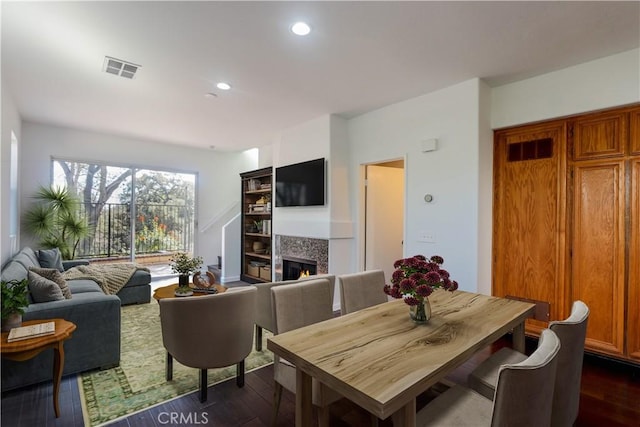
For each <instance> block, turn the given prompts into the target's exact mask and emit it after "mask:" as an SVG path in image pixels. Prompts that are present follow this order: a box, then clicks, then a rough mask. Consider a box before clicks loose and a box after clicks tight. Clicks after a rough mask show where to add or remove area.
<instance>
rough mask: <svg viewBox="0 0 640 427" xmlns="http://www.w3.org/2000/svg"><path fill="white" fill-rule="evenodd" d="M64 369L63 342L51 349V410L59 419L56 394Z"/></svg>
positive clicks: (58, 390)
mask: <svg viewBox="0 0 640 427" xmlns="http://www.w3.org/2000/svg"><path fill="white" fill-rule="evenodd" d="M63 368H64V341H58V343H57V345H56V346H55V347H53V410H54V412H55V414H56V418H59V417H60V405H59V404H58V394H59V392H60V380H61V379H62V369H63Z"/></svg>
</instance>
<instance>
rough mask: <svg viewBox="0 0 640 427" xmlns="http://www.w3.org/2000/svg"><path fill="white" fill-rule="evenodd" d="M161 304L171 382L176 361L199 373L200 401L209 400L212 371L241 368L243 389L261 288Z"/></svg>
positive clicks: (238, 376)
mask: <svg viewBox="0 0 640 427" xmlns="http://www.w3.org/2000/svg"><path fill="white" fill-rule="evenodd" d="M158 303H159V304H160V324H161V326H162V343H163V344H164V347H165V348H166V349H167V366H166V377H167V381H171V380H172V378H173V359H174V358H175V359H176V360H177V361H178V362H180V363H182V364H183V365H185V366H188V367H191V368H198V369H200V401H201V402H205V401H206V400H207V369H212V368H222V367H225V366H230V365H233V364H236V384H237V385H238V387H243V386H244V359H245V358H246V357H247V356H248V355H249V353H251V348H252V346H253V324H254V322H255V306H256V288H255V287H253V286H242V287H236V288H230V289H228V290H227V291H226V292H224V293H220V294H213V295H205V296H191V297H180V298H164V299H161V300H159V301H158Z"/></svg>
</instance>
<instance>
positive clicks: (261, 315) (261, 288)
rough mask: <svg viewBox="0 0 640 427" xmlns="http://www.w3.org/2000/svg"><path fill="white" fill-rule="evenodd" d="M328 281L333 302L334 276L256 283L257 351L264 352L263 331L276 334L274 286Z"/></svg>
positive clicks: (314, 276)
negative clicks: (310, 281)
mask: <svg viewBox="0 0 640 427" xmlns="http://www.w3.org/2000/svg"><path fill="white" fill-rule="evenodd" d="M319 278H322V279H327V280H329V282H330V283H331V301H333V294H334V286H335V281H336V277H335V276H334V275H333V274H317V275H311V276H306V277H301V278H300V279H297V280H284V281H282V282H269V283H256V284H255V285H254V286H255V287H256V288H257V289H258V295H257V297H256V298H257V303H256V304H257V307H256V333H255V339H256V350H258V351H261V350H262V330H263V329H266V330H267V331H271V332H275V326H274V320H273V307H272V305H271V289H272V288H273V287H274V286H286V285H291V284H294V283H300V282H301V281H305V280H315V279H319Z"/></svg>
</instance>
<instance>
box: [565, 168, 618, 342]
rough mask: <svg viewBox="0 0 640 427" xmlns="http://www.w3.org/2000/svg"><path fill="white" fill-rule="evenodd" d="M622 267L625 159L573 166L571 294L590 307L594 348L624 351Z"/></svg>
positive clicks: (590, 336) (590, 338) (589, 332)
mask: <svg viewBox="0 0 640 427" xmlns="http://www.w3.org/2000/svg"><path fill="white" fill-rule="evenodd" d="M624 263H625V247H624V161H610V162H603V161H599V162H597V163H594V162H584V163H583V162H580V163H576V164H575V166H574V173H573V239H572V258H571V264H572V273H573V275H572V292H571V296H572V300H576V299H579V300H582V301H584V302H585V303H586V304H587V305H588V306H589V308H590V312H591V313H590V317H589V325H588V328H587V340H586V345H587V346H588V347H590V348H592V349H594V350H599V351H603V352H606V353H611V354H622V353H623V346H624V326H623V325H622V324H621V322H623V319H624V303H625V301H624Z"/></svg>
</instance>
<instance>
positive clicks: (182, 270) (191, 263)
mask: <svg viewBox="0 0 640 427" xmlns="http://www.w3.org/2000/svg"><path fill="white" fill-rule="evenodd" d="M169 261H171V271H173V272H174V273H178V274H180V275H189V274H191V273H193V272H195V271H197V270H199V269H200V266H201V265H202V257H199V256H197V257H193V258H192V257H190V256H189V254H187V253H186V252H178V253H176V254H175V255H174V256H172V257H171V258H170V259H169Z"/></svg>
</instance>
